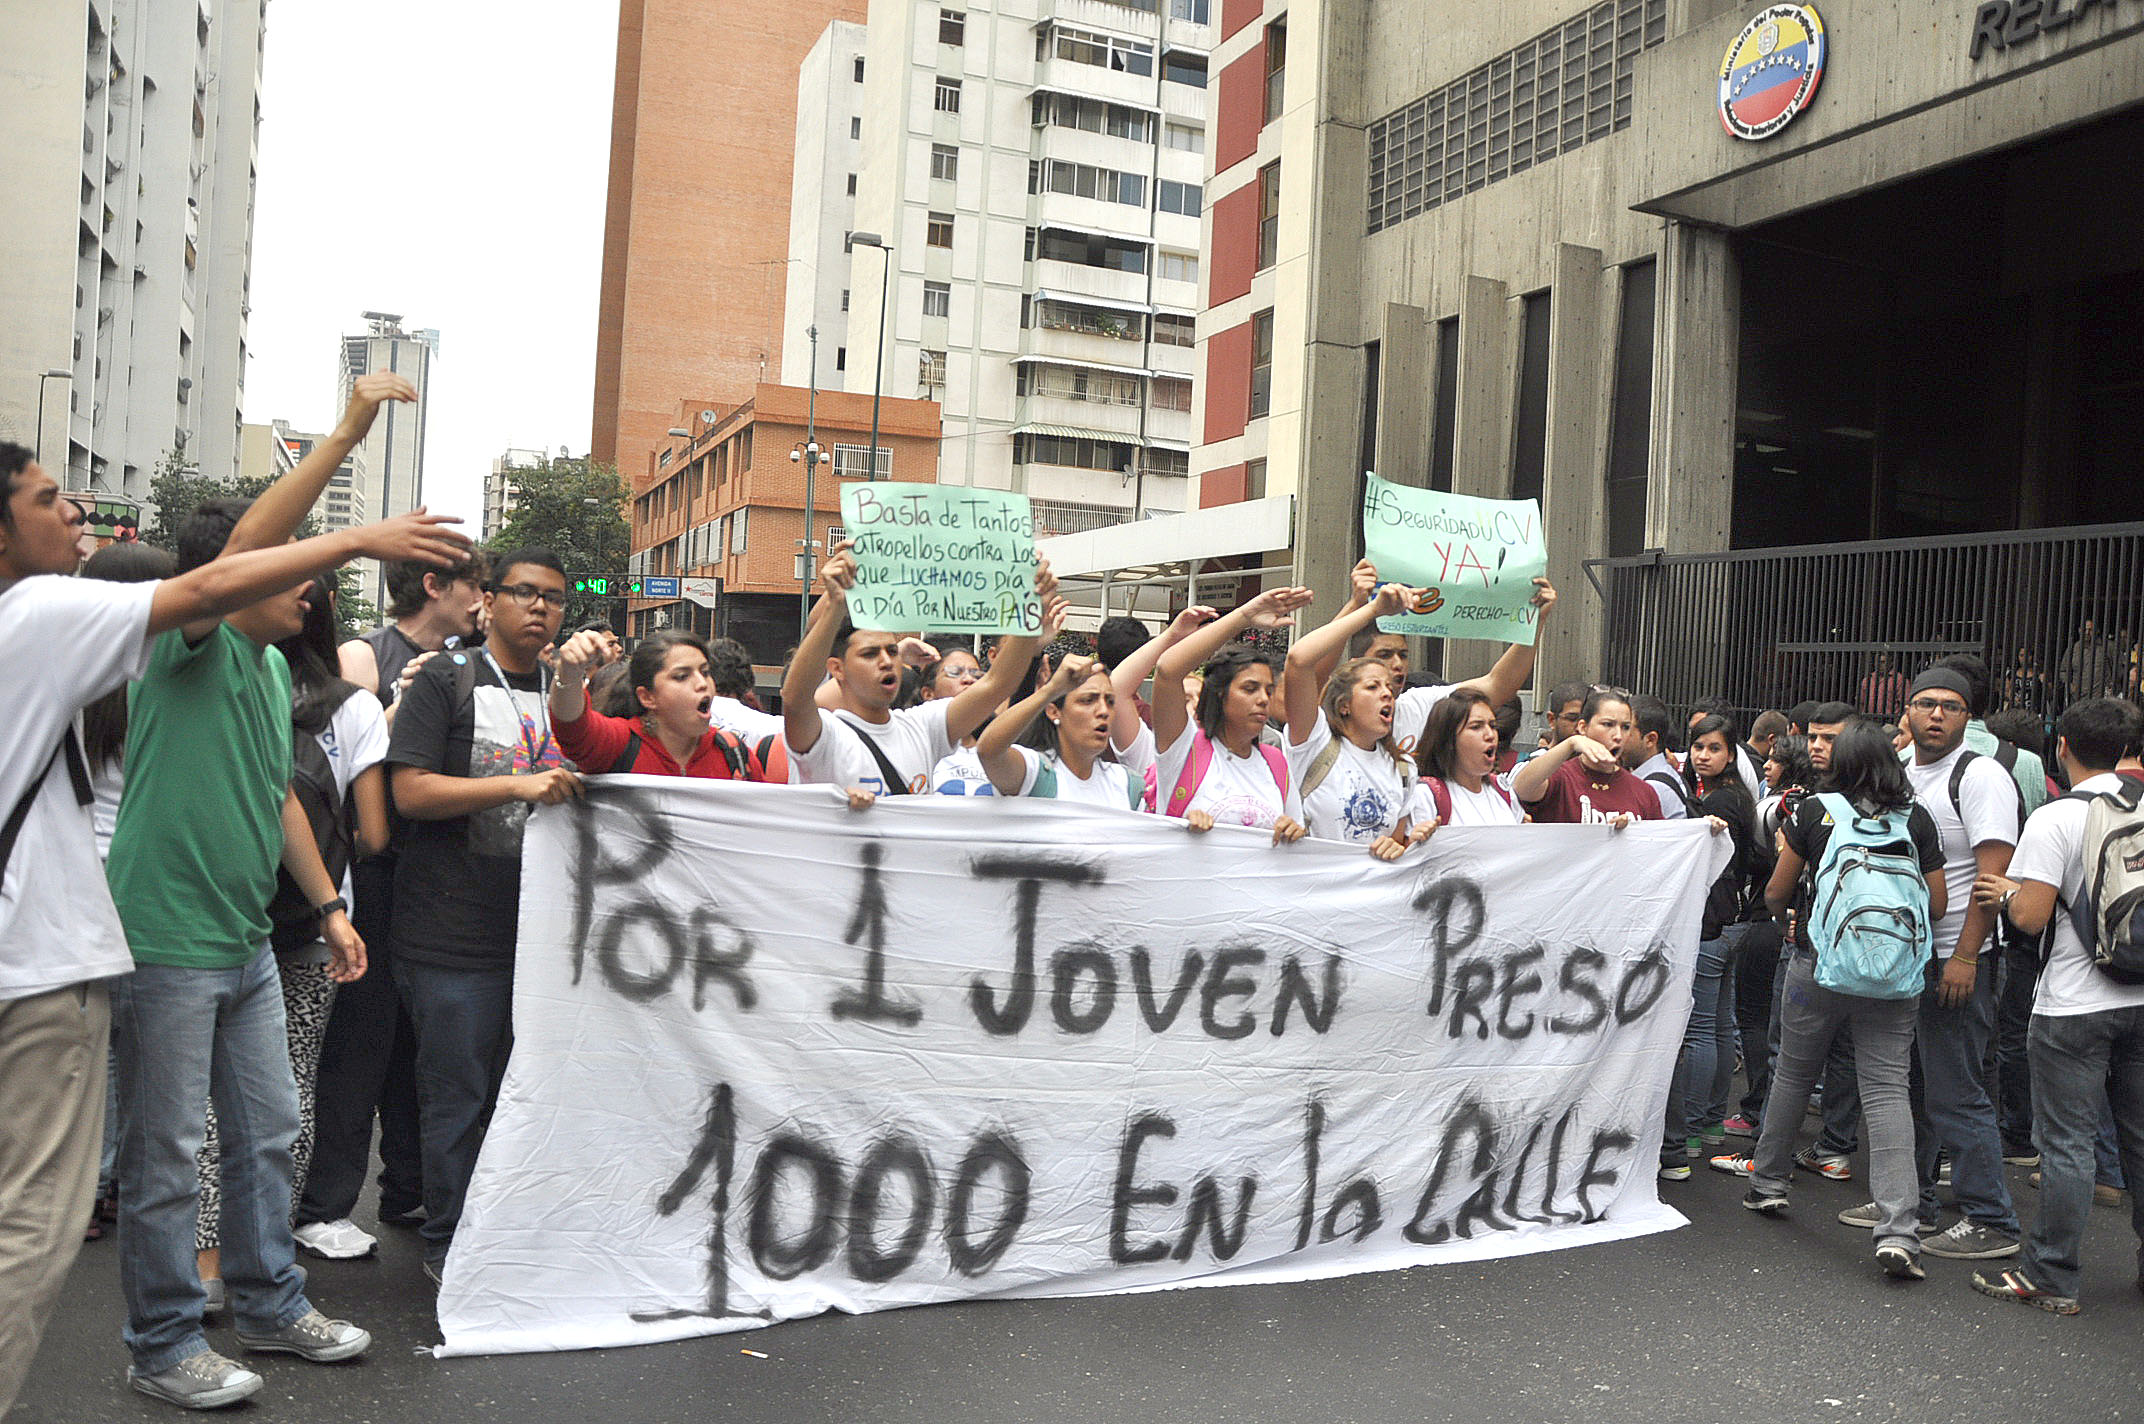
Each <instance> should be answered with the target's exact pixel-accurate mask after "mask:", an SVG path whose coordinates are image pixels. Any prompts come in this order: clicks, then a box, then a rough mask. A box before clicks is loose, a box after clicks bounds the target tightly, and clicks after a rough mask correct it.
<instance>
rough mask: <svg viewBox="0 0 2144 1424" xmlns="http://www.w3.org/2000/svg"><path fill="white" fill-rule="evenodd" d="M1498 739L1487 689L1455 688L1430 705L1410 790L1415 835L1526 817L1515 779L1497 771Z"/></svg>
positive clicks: (1513, 821)
mask: <svg viewBox="0 0 2144 1424" xmlns="http://www.w3.org/2000/svg"><path fill="white" fill-rule="evenodd" d="M1579 705H1580V706H1583V705H1584V699H1583V698H1581V699H1580V702H1579ZM1496 741H1497V736H1496V713H1495V710H1494V709H1493V708H1491V707H1490V706H1489V697H1488V694H1487V693H1484V692H1480V691H1477V690H1476V689H1474V688H1471V687H1461V688H1455V689H1453V692H1452V695H1451V696H1449V697H1447V698H1445V699H1444V700H1443V701H1441V702H1439V703H1438V704H1437V705H1436V706H1435V707H1434V708H1433V709H1431V711H1430V714H1429V722H1428V724H1427V725H1426V726H1425V727H1424V728H1423V729H1422V744H1421V745H1420V746H1418V747H1416V748H1415V753H1414V756H1415V765H1416V767H1417V769H1418V770H1419V771H1420V773H1421V776H1420V779H1419V780H1417V781H1416V782H1415V784H1414V789H1413V790H1412V791H1410V792H1408V793H1407V823H1408V831H1409V838H1410V839H1411V840H1415V841H1420V840H1421V839H1423V838H1424V837H1426V836H1428V835H1429V833H1430V832H1432V831H1434V830H1435V829H1436V828H1437V827H1439V826H1444V825H1451V826H1516V825H1518V824H1520V823H1521V822H1522V821H1524V820H1525V819H1526V816H1525V813H1524V812H1522V811H1521V810H1520V809H1519V798H1518V794H1517V793H1516V792H1514V791H1513V790H1512V789H1511V778H1510V777H1509V776H1505V775H1499V774H1498V773H1497V771H1496V768H1495V760H1496Z"/></svg>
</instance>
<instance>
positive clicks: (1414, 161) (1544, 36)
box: [1368, 0, 1668, 232]
mask: <svg viewBox="0 0 2144 1424" xmlns="http://www.w3.org/2000/svg"><path fill="white" fill-rule="evenodd" d="M1667 33H1668V7H1667V0H1602V3H1600V4H1596V5H1595V6H1594V7H1593V8H1592V9H1590V10H1588V11H1586V12H1585V13H1584V14H1582V15H1579V16H1577V17H1575V18H1573V19H1571V20H1568V21H1566V22H1565V23H1563V24H1561V25H1557V26H1556V27H1554V28H1553V29H1550V30H1546V31H1544V32H1542V33H1541V34H1538V35H1536V36H1534V37H1533V38H1532V39H1530V40H1528V41H1526V42H1525V43H1524V44H1522V45H1519V46H1518V47H1517V48H1516V49H1512V50H1507V51H1506V52H1504V53H1503V54H1500V55H1498V56H1496V57H1495V58H1493V59H1491V60H1490V61H1489V62H1488V63H1486V64H1484V65H1482V66H1480V67H1479V68H1477V69H1475V70H1473V71H1471V72H1469V73H1467V74H1462V75H1460V76H1459V77H1458V78H1457V79H1454V80H1453V81H1452V82H1451V83H1449V84H1446V85H1444V86H1443V87H1442V88H1439V89H1436V90H1433V91H1431V92H1430V93H1428V94H1425V95H1423V96H1422V97H1421V98H1419V99H1417V100H1415V101H1414V102H1413V103H1411V104H1407V105H1404V106H1402V107H1401V108H1398V109H1395V110H1393V111H1392V112H1391V113H1389V114H1387V115H1385V116H1384V117H1383V118H1381V119H1378V120H1376V121H1375V122H1374V123H1372V124H1371V125H1370V131H1369V138H1370V185H1369V197H1370V201H1369V213H1368V219H1369V230H1370V231H1371V232H1378V231H1381V230H1382V229H1384V228H1387V227H1390V226H1392V225H1393V224H1394V223H1398V222H1404V221H1405V220H1406V219H1408V218H1411V217H1415V216H1417V215H1418V214H1421V213H1424V212H1427V211H1429V210H1430V209H1431V208H1434V207H1438V206H1439V205H1441V204H1444V203H1448V202H1450V201H1451V200H1453V199H1454V198H1457V197H1459V196H1460V195H1461V194H1463V193H1471V192H1473V191H1474V190H1475V189H1477V188H1480V187H1482V186H1483V185H1484V184H1488V183H1494V182H1496V181H1497V180H1498V179H1500V178H1505V177H1508V176H1510V175H1511V174H1514V173H1521V172H1524V171H1525V170H1526V169H1528V168H1531V167H1533V166H1535V165H1536V164H1541V163H1546V162H1548V161H1549V160H1550V159H1552V158H1554V157H1555V156H1556V155H1557V154H1559V153H1568V152H1569V151H1570V150H1572V149H1574V148H1576V147H1578V146H1579V145H1580V144H1585V143H1591V142H1593V141H1594V140H1595V139H1598V138H1605V137H1606V136H1607V135H1609V134H1611V133H1615V132H1618V131H1619V130H1622V129H1626V128H1629V127H1630V122H1631V104H1632V101H1633V93H1634V88H1635V84H1636V77H1635V76H1636V68H1637V58H1638V55H1639V54H1640V53H1641V52H1642V51H1644V50H1648V49H1651V48H1652V47H1653V46H1655V45H1657V44H1660V43H1662V42H1663V41H1664V40H1666V39H1667Z"/></svg>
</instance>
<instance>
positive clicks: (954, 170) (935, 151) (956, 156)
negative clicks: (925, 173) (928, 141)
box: [931, 143, 960, 183]
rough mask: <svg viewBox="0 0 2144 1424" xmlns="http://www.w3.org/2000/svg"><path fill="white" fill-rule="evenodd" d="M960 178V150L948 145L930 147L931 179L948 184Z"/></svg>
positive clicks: (939, 144)
mask: <svg viewBox="0 0 2144 1424" xmlns="http://www.w3.org/2000/svg"><path fill="white" fill-rule="evenodd" d="M959 176H960V150H959V149H957V148H955V147H953V145H951V144H949V143H934V144H932V145H931V178H932V179H933V181H936V182H940V183H950V182H952V181H953V180H954V179H956V178H958V177H959Z"/></svg>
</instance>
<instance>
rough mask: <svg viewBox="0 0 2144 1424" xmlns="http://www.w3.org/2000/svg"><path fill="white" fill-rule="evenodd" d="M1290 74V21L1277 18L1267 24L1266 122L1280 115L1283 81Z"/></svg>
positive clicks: (1270, 121)
mask: <svg viewBox="0 0 2144 1424" xmlns="http://www.w3.org/2000/svg"><path fill="white" fill-rule="evenodd" d="M1287 74H1288V22H1287V21H1286V20H1275V21H1274V22H1273V23H1272V24H1270V25H1267V26H1266V120H1265V121H1266V122H1267V123H1269V124H1270V123H1272V122H1273V121H1274V120H1275V119H1277V118H1279V117H1280V106H1281V94H1282V92H1283V90H1284V89H1285V87H1286V86H1285V84H1284V83H1283V81H1284V80H1285V79H1286V77H1287Z"/></svg>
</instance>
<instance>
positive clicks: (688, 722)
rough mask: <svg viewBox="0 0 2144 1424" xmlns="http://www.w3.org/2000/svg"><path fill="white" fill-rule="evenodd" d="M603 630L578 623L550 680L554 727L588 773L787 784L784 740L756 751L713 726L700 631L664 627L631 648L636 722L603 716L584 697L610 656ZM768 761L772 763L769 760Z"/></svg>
mask: <svg viewBox="0 0 2144 1424" xmlns="http://www.w3.org/2000/svg"><path fill="white" fill-rule="evenodd" d="M615 641H616V638H615V636H614V635H610V634H609V633H608V631H607V630H595V631H591V630H588V629H583V630H581V631H580V632H578V633H575V634H574V635H573V636H572V637H571V638H568V639H567V640H566V642H565V645H564V646H563V647H561V648H560V649H559V650H558V676H557V677H556V678H555V679H554V680H553V681H552V683H551V691H550V706H551V725H552V726H553V727H555V728H557V730H558V740H559V745H560V746H562V747H563V748H564V749H565V753H566V758H567V760H569V761H571V762H572V763H573V764H574V765H575V766H577V767H579V768H581V769H582V770H583V771H588V772H631V773H634V774H636V775H640V776H698V777H708V778H712V779H714V780H717V781H772V782H777V783H781V782H787V781H788V780H789V765H788V761H787V758H786V757H784V756H783V754H782V750H781V743H780V742H779V741H772V742H769V743H766V744H765V746H766V751H767V760H766V761H762V760H761V754H760V751H759V750H758V749H756V748H752V747H748V746H746V745H745V744H744V743H743V742H742V741H740V740H739V739H738V738H736V737H735V736H732V735H731V734H730V733H728V732H726V731H724V730H723V729H722V728H720V727H717V726H715V725H713V723H712V721H711V720H710V713H711V711H712V708H713V703H714V700H715V683H714V677H713V674H712V673H711V672H710V671H709V670H708V653H707V644H706V643H705V642H704V641H702V640H701V638H700V635H699V634H697V633H691V632H687V631H685V630H684V629H680V628H665V629H663V630H662V631H660V632H656V633H650V634H649V635H648V636H646V637H645V638H642V639H641V640H640V642H639V643H638V644H637V645H635V646H634V648H633V654H632V657H631V658H629V659H627V662H626V678H627V681H628V682H629V683H630V685H631V687H632V689H633V696H634V699H635V700H636V701H637V702H638V703H639V704H640V716H639V718H638V720H637V721H634V720H629V719H627V718H623V717H607V716H605V715H604V714H603V713H601V712H598V711H596V710H595V706H594V704H593V703H592V702H591V700H590V698H589V695H588V675H589V673H590V672H591V671H592V670H594V669H595V668H596V667H597V666H598V665H599V664H601V663H602V662H603V661H605V660H606V659H607V658H609V656H610V646H611V644H612V643H614V642H615ZM770 762H771V765H770V764H769V763H770Z"/></svg>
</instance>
